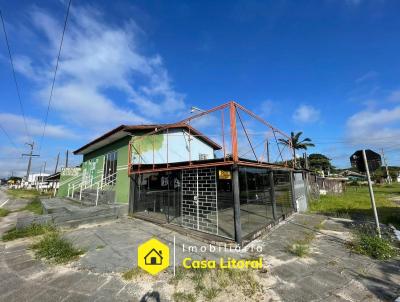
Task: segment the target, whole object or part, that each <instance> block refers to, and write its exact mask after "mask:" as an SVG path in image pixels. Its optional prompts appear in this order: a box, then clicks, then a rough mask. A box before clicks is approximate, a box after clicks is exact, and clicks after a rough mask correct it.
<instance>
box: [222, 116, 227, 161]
mask: <svg viewBox="0 0 400 302" xmlns="http://www.w3.org/2000/svg"><path fill="white" fill-rule="evenodd" d="M224 115H225V109H221V122H222V148H223V150H224V161H225V158H226V146H225V123H224V120H225V117H224Z"/></svg>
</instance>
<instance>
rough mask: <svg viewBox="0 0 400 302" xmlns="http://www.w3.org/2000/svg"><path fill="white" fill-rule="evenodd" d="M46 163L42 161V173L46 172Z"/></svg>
mask: <svg viewBox="0 0 400 302" xmlns="http://www.w3.org/2000/svg"><path fill="white" fill-rule="evenodd" d="M46 164H47V162H44V167H43V174H45V173H46Z"/></svg>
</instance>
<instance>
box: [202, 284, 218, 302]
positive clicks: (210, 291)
mask: <svg viewBox="0 0 400 302" xmlns="http://www.w3.org/2000/svg"><path fill="white" fill-rule="evenodd" d="M220 291H221V290H220V289H219V288H217V287H209V288H205V289H204V290H203V296H204V298H205V299H206V300H207V301H212V300H214V299H215V298H216V297H217V296H218V294H219V293H220Z"/></svg>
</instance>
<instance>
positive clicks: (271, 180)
mask: <svg viewBox="0 0 400 302" xmlns="http://www.w3.org/2000/svg"><path fill="white" fill-rule="evenodd" d="M269 185H270V187H271V189H270V191H269V194H270V198H271V203H272V215H273V217H274V220H277V219H278V217H277V214H276V199H275V184H274V171H272V170H271V171H270V172H269Z"/></svg>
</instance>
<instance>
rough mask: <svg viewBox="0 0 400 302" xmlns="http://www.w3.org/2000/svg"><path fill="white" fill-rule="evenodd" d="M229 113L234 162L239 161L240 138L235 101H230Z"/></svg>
mask: <svg viewBox="0 0 400 302" xmlns="http://www.w3.org/2000/svg"><path fill="white" fill-rule="evenodd" d="M229 114H230V122H231V141H232V158H233V161H234V162H238V161H239V154H238V144H237V142H238V140H237V128H236V107H235V102H233V101H231V102H230V103H229Z"/></svg>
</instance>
